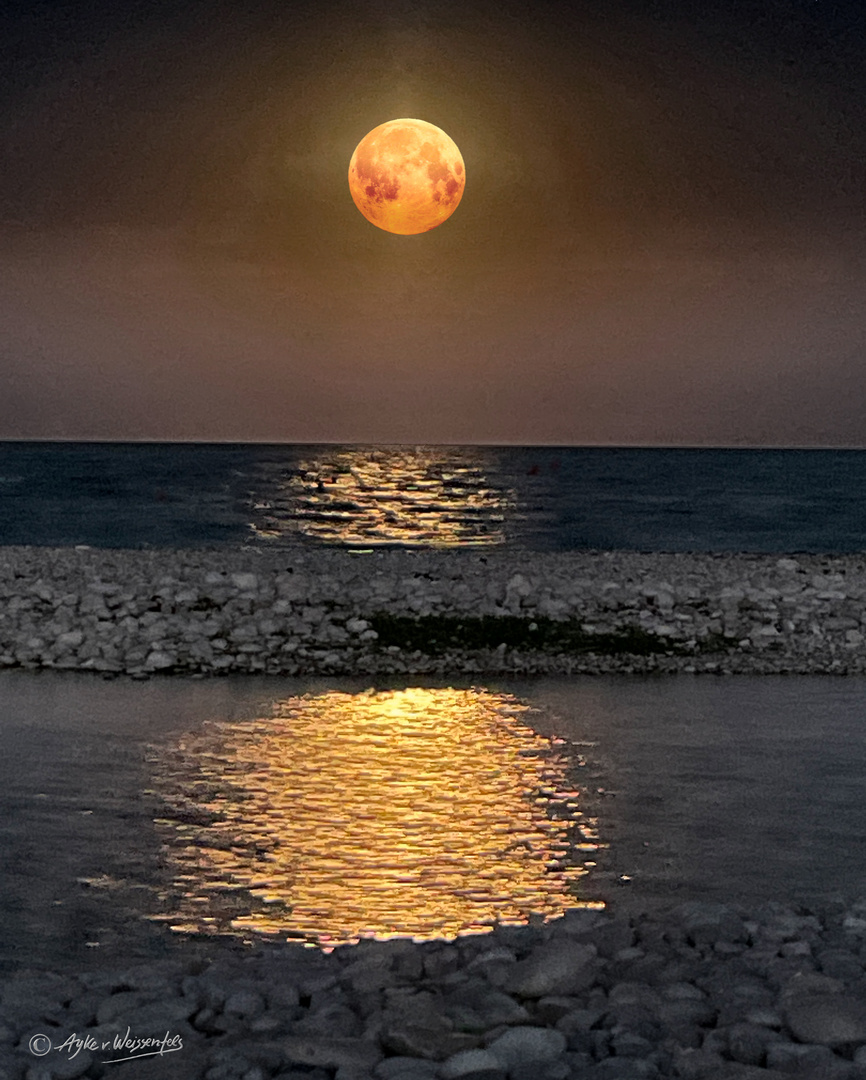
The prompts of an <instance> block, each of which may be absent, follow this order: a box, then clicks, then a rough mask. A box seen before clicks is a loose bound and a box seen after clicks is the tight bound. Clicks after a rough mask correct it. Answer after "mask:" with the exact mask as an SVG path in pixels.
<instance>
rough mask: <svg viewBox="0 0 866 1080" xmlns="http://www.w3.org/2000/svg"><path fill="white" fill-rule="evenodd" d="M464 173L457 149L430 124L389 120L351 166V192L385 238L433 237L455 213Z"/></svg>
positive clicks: (359, 150) (362, 143) (364, 144)
mask: <svg viewBox="0 0 866 1080" xmlns="http://www.w3.org/2000/svg"><path fill="white" fill-rule="evenodd" d="M465 184H466V167H465V166H464V164H463V158H462V157H461V156H460V151H459V150H458V149H457V145H456V143H455V142H454V141H453V140H452V139H451V138H450V137H449V136H448V135H446V134H445V132H444V131H442V129H441V128H438V127H436V126H435V125H434V124H428V123H427V122H426V120H409V119H402V120H389V121H388V123H387V124H380V125H379V127H377V128H373V130H372V131H371V132H370V133H369V134H368V135H365V136H364V138H363V139H361V141H360V142H359V143H358V145H357V146H356V147H355V153H354V154H352V160H351V161H350V162H349V190H350V191H351V193H352V198H353V199H354V200H355V206H357V207H358V209H359V210H360V211H361V213H362V214H363V215H364V217H365V218H366V219H367V220H368V221H371V222H372V223H373V224H374V225H376V226H378V227H379V228H380V229H384V230H385V231H386V232H391V233H399V234H401V235H402V236H410V235H412V234H414V233H422V232H429V231H430V229H435V228H436V226H437V225H441V224H442V222H443V221H446V220H447V219H448V218H449V217H451V215H452V214H453V213H454V211H455V210H456V209H457V204H458V203H459V202H460V199H461V198H462V196H463V188H464V186H465Z"/></svg>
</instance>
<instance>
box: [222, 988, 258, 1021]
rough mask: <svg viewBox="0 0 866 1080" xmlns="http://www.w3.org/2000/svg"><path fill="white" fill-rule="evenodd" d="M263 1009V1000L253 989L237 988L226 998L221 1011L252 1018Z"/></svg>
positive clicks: (248, 1018)
mask: <svg viewBox="0 0 866 1080" xmlns="http://www.w3.org/2000/svg"><path fill="white" fill-rule="evenodd" d="M264 1011H265V1000H264V998H263V997H262V995H261V994H257V993H256V991H255V990H238V991H236V992H235V993H234V994H230V995H229V997H227V998H226V1002H225V1005H223V1012H225V1013H228V1014H229V1015H231V1016H241V1017H243V1018H244V1019H246V1020H252V1019H254V1018H255V1017H257V1016H260V1015H261V1014H262V1013H263V1012H264Z"/></svg>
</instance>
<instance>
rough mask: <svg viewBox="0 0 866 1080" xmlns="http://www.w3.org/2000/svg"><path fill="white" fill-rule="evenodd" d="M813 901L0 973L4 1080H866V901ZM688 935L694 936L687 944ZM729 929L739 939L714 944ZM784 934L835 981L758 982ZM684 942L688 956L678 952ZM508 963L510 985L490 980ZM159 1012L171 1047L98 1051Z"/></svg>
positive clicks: (224, 946) (236, 948)
mask: <svg viewBox="0 0 866 1080" xmlns="http://www.w3.org/2000/svg"><path fill="white" fill-rule="evenodd" d="M809 905H810V906H809V908H808V909H807V908H805V907H802V906H797V905H794V904H788V903H785V902H776V903H773V904H762V905H760V906H759V907H758V908H756V909H755V910H753V911H747V910H745V909H743V908H741V907H739V906H734V905H728V904H713V905H704V906H703V907H699V906H696V905H695V904H680V905H679V906H678V907H675V908H672V909H670V910H666V911H654V912H652V913H646V912H644V913H640V914H634V915H626V914H618V913H616V912H614V911H611V910H610V909H608V910H592V911H591V912H590V911H588V909H574V910H572V911H570V912H568V913H567V915H566V916H565V917H563V918H560V919H555V920H552V921H551V922H549V923H547V924H543V925H540V926H539V925H532V926H528V927H514V926H507V927H497V928H495V929H494V931H493V932H492V933H489V934H486V935H482V936H480V937H474V936H472V935H466V936H463V937H460V938H458V939H456V940H455V941H453V942H450V943H445V942H441V941H437V942H412V941H410V940H408V939H406V940H399V941H398V940H392V941H388V942H371V941H364V942H362V943H361V944H359V945H347V946H342V947H340V948H337V949H335V950H334V951H333V952H331V953H322V952H320V951H319V950H317V949H310V948H305V947H303V946H301V945H298V944H294V943H278V942H262V943H260V944H259V945H258V946H256V947H254V948H250V947H249V946H247V947H246V948H244V947H241V946H240V945H237V944H234V943H232V942H231V941H223V942H220V941H216V942H214V943H213V944H212V945H211V946H210V947H209V949H208V951H207V952H206V953H205V955H204V958H203V956H202V952H201V950H197V951H196V955H195V958H194V959H193V958H192V957H190V959H189V960H184V959H182V958H181V959H180V960H177V961H173V962H172V963H171V964H166V963H165V962H164V961H163V962H152V963H147V962H145V963H142V964H139V965H137V966H136V967H135V968H127V969H126V970H124V971H114V970H104V971H103V970H100V969H99V968H96V969H92V968H91V969H88V971H87V972H82V973H81V974H79V975H77V976H76V975H70V974H65V975H62V976H61V975H56V974H52V973H51V972H47V971H36V970H21V971H19V972H17V973H14V974H12V975H8V976H6V977H5V978H4V980H3V982H2V984H0V1076H3V1077H4V1078H9V1080H28V1078H31V1077H32V1078H36V1080H40V1078H42V1077H46V1078H56V1080H60V1078H61V1077H68V1078H70V1080H73V1078H75V1077H82V1078H83V1080H99V1078H103V1077H107V1076H108V1075H109V1069H110V1072H111V1076H112V1077H115V1078H116V1080H146V1078H150V1080H155V1078H161V1077H168V1076H172V1077H174V1076H183V1077H184V1078H185V1080H187V1078H188V1080H277V1078H278V1080H470V1078H471V1080H571V1078H574V1080H577V1078H581V1077H587V1078H589V1080H668V1078H670V1080H712V1078H713V1077H716V1078H720V1080H723V1078H725V1077H727V1078H730V1080H737V1078H741V1080H752V1078H754V1080H758V1077H762V1076H763V1077H767V1076H768V1075H770V1076H772V1075H779V1076H799V1077H802V1078H806V1077H815V1078H830V1080H866V986H864V980H863V969H862V966H861V963H860V951H861V949H862V937H861V936H860V935H859V934H858V933H856V932H854V931H855V930H856V929H857V928H856V927H853V928H852V926H851V922H850V920H851V919H852V918H855V917H860V915H861V914H862V911H863V910H864V908H863V906H862V902H851V903H849V902H846V901H842V902H839V901H838V900H836V899H834V901H833V903H832V904H831V903H827V904H822V902H821V901H820V900H815V901H809ZM582 912H583V914H582ZM590 915H591V917H589V916H590ZM698 916H700V918H698ZM696 927H699V928H701V929H700V930H698V931H696ZM707 927H711V928H712V930H711V931H710V930H707V929H706V928H707ZM744 927H745V928H746V932H747V937H748V940H746V941H741V940H739V939H741V938H742V936H743V928H744ZM575 932H579V934H580V936H581V940H580V941H575V939H574V934H575ZM696 932H697V935H698V937H699V938H700V937H703V940H701V941H700V942H699V943H697V944H695V945H689V944H687V943H688V942H689V940H690V939H691V938H692V936H693V935H694V934H695V933H696ZM593 936H595V937H596V938H597V940H598V943H599V945H600V946H601V948H598V947H597V946H596V945H595V944H594V943H593V940H592V938H593ZM626 938H631V939H634V940H642V941H645V942H650V941H652V942H653V948H654V950H656V952H657V955H658V956H659V957H660V959H661V961H662V966H661V967H659V966H655V967H654V968H653V969H651V970H650V971H648V973H646V974H645V976H644V977H640V978H639V977H636V976H635V975H634V970H639V969H637V968H633V970H632V972H631V973H629V972H626V973H625V974H623V973H622V964H623V963H624V961H622V960H620V959H617V955H616V952H612V951H611V946H612V945H613V944H615V943H616V942H617V941H621V940H623V939H626ZM709 938H712V939H713V940H709ZM726 938H727V942H728V944H739V945H740V946H741V950H740V951H737V952H729V951H724V950H722V951H721V952H720V951H718V950H717V949H716V945H717V944H719V942H724V941H725V940H726ZM797 942H808V944H809V945H810V946H811V947H812V949H813V950H814V952H815V953H816V955H819V956H821V955H824V954H827V955H828V956H831V957H832V959H833V962H834V969H835V970H836V971H837V972H838V973H839V974H838V975H834V976H829V975H826V974H822V973H821V972H818V971H805V972H795V973H794V974H792V975H790V976H789V977H788V978H787V980H786V981H784V982H782V983H779V981H778V980H776V979H774V978H772V977H771V976H772V968H771V967H770V966H769V963H768V962H767V958H769V961H772V959H773V958H775V959H778V960H781V961H783V962H787V961H786V957H785V955H784V953H788V954H790V953H791V952H792V950H791V949H785V946H786V944H792V943H797ZM684 943H686V944H684ZM684 948H685V949H688V950H691V951H692V952H695V953H696V958H695V959H694V960H689V961H688V963H684V962H683V959H682V955H681V954H682V951H683V949H684ZM605 952H606V953H607V954H608V955H603V953H605ZM793 953H794V956H795V957H796V956H798V955H799V951H798V950H793ZM844 956H849V957H850V960H851V963H850V964H847V965H846V964H843V963H841V960H842V958H843V957H844ZM434 957H438V958H439V963H438V964H437V963H434V962H432V961H433V958H434ZM485 958H489V962H487V963H485V962H484V961H485ZM561 958H566V959H565V960H564V961H562V960H561ZM756 958H757V962H756ZM428 961H430V962H429V963H428ZM640 963H641V960H640V959H636V960H634V961H633V965H638V964H640ZM503 964H505V965H506V966H507V969H508V971H509V973H510V974H509V978H508V980H507V981H505V982H502V981H501V980H500V981H498V982H497V983H492V982H490V981H489V980H488V979H487V978H486V975H487V974H488V973H494V972H501V970H502V965H503ZM546 969H549V971H550V977H549V978H548V979H547V980H546V981H545V979H544V977H543V972H544V971H545V970H546ZM364 971H366V972H371V971H378V972H380V973H381V974H385V975H388V976H389V978H388V979H387V980H380V983H381V986H380V988H379V989H370V987H369V986H368V985H367V983H366V982H364V981H363V980H361V981H358V979H357V976H358V975H359V973H362V972H364ZM568 971H571V972H573V973H578V974H577V976H576V977H575V978H573V979H572V980H571V982H570V983H569V992H568V993H562V992H555V993H549V994H548V993H545V992H543V991H544V990H545V989H546V987H549V986H552V987H555V988H559V987H561V986H562V985H563V983H564V982H568V976H567V973H568ZM543 983H545V986H543V985H542V984H543ZM185 1017H191V1021H190V1020H187V1019H184V1018H185ZM157 1018H159V1020H160V1023H161V1024H162V1025H163V1028H164V1030H166V1031H167V1033H168V1034H169V1035H172V1034H176V1035H180V1037H181V1039H182V1042H183V1046H182V1049H180V1050H179V1051H177V1052H176V1053H174V1054H172V1055H171V1056H170V1057H165V1058H162V1059H158V1058H153V1059H139V1060H137V1061H135V1062H132V1061H130V1062H125V1063H122V1064H112V1065H111V1066H108V1065H106V1064H105V1061H106V1059H107V1058H108V1057H109V1056H110V1055H109V1054H108V1053H106V1052H104V1051H103V1050H102V1049H101V1048H100V1047H101V1046H102V1043H103V1042H105V1043H106V1045H108V1043H110V1041H111V1040H113V1039H114V1038H115V1037H118V1036H119V1037H121V1038H122V1037H123V1036H124V1035H125V1033H126V1032H127V1030H128V1031H129V1033H130V1034H131V1035H132V1037H136V1036H138V1037H142V1036H144V1035H147V1034H151V1031H150V1028H151V1027H152V1024H153V1021H154V1020H155V1019H157ZM467 1019H468V1020H469V1023H468V1024H464V1020H467ZM46 1033H48V1034H49V1036H50V1038H51V1041H52V1049H51V1050H50V1051H49V1052H48V1053H46V1054H43V1055H41V1056H38V1057H37V1056H35V1055H34V1054H33V1053H32V1052H31V1050H30V1040H31V1039H32V1038H33V1037H34V1036H36V1035H39V1034H43V1035H44V1034H46ZM70 1037H75V1038H78V1039H80V1040H87V1039H89V1040H91V1041H90V1042H88V1043H87V1045H86V1047H83V1048H82V1050H81V1052H80V1053H78V1054H77V1055H75V1056H74V1057H73V1056H72V1055H71V1053H70V1051H69V1050H68V1049H67V1050H63V1049H62V1044H63V1043H64V1041H65V1040H68V1039H69V1038H70ZM93 1040H95V1041H93Z"/></svg>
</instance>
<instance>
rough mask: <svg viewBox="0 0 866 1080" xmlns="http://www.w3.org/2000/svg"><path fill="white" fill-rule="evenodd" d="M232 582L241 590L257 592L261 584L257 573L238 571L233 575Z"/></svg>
mask: <svg viewBox="0 0 866 1080" xmlns="http://www.w3.org/2000/svg"><path fill="white" fill-rule="evenodd" d="M230 580H231V583H232V585H234V587H235V588H236V589H239V590H240V591H241V592H255V590H256V589H257V588H258V586H259V578H258V575H257V574H250V573H236V574H232V575H231V579H230Z"/></svg>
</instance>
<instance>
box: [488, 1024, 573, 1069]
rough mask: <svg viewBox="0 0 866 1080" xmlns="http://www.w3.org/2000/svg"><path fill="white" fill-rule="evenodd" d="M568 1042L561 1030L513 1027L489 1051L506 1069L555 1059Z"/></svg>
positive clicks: (489, 1047)
mask: <svg viewBox="0 0 866 1080" xmlns="http://www.w3.org/2000/svg"><path fill="white" fill-rule="evenodd" d="M567 1045H568V1043H567V1040H566V1038H565V1036H564V1035H563V1034H562V1032H560V1031H551V1030H550V1029H549V1028H537V1027H513V1028H511V1029H510V1030H509V1031H506V1032H504V1033H503V1034H502V1035H500V1036H499V1038H498V1039H494V1040H493V1042H492V1043H490V1045H489V1046H488V1047H487V1049H488V1051H489V1052H490V1053H491V1054H492V1055H493V1057H495V1058H496V1059H497V1060H498V1061H500V1062H501V1063H502V1065H503V1066H504V1067H505V1068H506V1069H511V1068H512V1067H513V1066H515V1065H522V1064H524V1063H526V1062H537V1061H553V1060H554V1059H555V1058H557V1057H559V1055H560V1054H562V1053H563V1052H564V1051H565V1049H566V1047H567Z"/></svg>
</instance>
